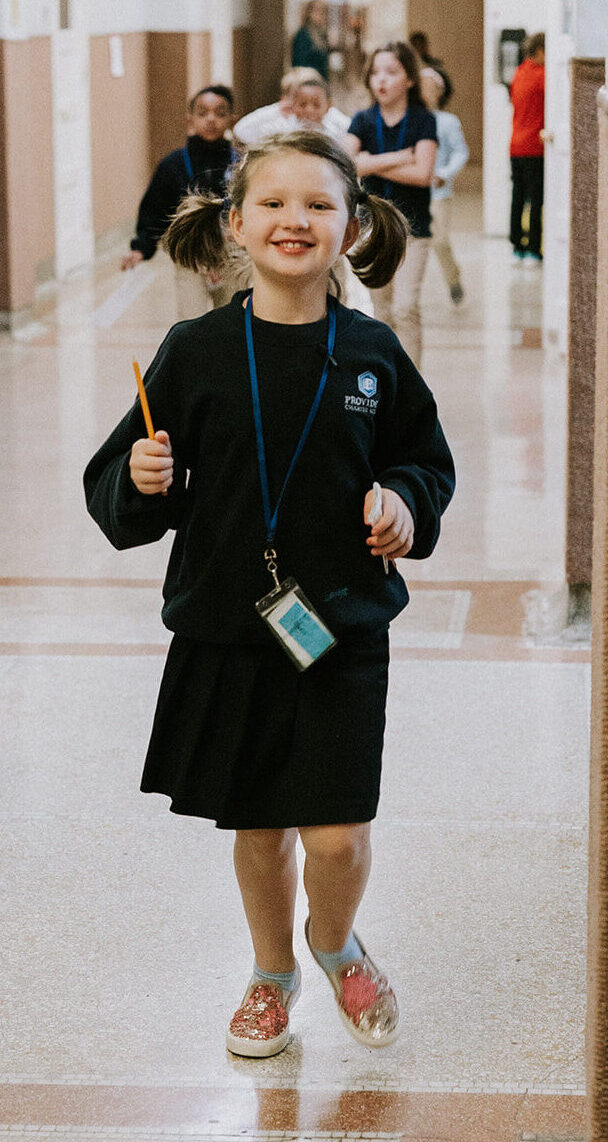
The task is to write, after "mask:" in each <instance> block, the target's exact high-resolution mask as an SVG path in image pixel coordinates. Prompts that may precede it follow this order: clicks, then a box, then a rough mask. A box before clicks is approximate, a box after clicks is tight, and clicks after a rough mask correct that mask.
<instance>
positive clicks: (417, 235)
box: [344, 41, 437, 366]
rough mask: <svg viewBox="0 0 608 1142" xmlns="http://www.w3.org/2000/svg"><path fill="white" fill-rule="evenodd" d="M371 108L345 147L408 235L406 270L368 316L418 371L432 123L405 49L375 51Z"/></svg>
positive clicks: (411, 55) (369, 78)
mask: <svg viewBox="0 0 608 1142" xmlns="http://www.w3.org/2000/svg"><path fill="white" fill-rule="evenodd" d="M366 83H367V86H368V88H369V90H370V92H371V94H372V96H373V98H374V104H373V106H372V107H370V108H368V109H367V110H366V111H358V112H357V114H356V115H355V117H354V119H353V121H352V123H351V125H350V128H349V132H348V134H347V136H346V139H345V140H344V146H345V147H346V149H347V150H348V152H349V154H350V155H352V156H353V158H354V160H355V164H356V167H357V173H358V174H359V175H360V176H361V177H362V178H363V185H364V187H365V188H366V190H368V191H369V192H370V193H373V194H378V195H381V196H382V197H384V198H386V199H390V200H391V201H392V202H394V204H395V206H396V207H397V209H398V210H400V211H401V213H402V214H403V215H404V216H405V218H406V219H407V221H408V223H409V226H410V229H411V235H412V241H411V242H410V243H409V246H408V255H407V259H406V262H405V264H404V265H403V266H402V267H401V268H400V269H399V270H397V273H396V274H395V276H394V278H393V281H392V282H391V283H390V285H387V286H385V287H384V288H383V289H379V290H377V291H375V292H374V293H373V295H372V296H373V301H374V312H375V314H376V316H377V317H379V318H380V320H381V321H386V322H388V323H389V324H392V325H394V327H395V328H396V330H397V332H398V333H399V334H400V336H401V338H402V340H403V344H404V346H405V349H406V350H407V352H408V354H409V356H410V357H411V358H412V360H413V361H414V363H415V364H416V365H418V366H419V365H420V359H421V355H422V326H421V317H420V292H421V289H422V280H423V277H424V271H425V268H426V263H427V259H428V256H429V252H430V247H431V210H430V204H431V185H432V181H433V170H434V166H435V156H436V152H437V127H436V123H435V118H434V116H433V115H432V114H431V112H430V111H428V110H427V109H426V107H425V105H424V102H423V99H422V96H421V93H420V86H419V75H418V59H417V56H416V53H415V52H414V50H413V49H412V48H411V47H410V46H409V44H405V43H402V42H400V41H396V42H394V43H389V44H386V45H385V46H384V47H382V48H377V49H376V51H375V52H374V53H373V55H372V58H371V61H370V64H369V68H368V71H367V75H366Z"/></svg>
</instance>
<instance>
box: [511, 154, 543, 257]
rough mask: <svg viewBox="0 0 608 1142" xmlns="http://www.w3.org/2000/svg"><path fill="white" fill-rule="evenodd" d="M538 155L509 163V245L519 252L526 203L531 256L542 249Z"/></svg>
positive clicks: (540, 166)
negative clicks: (511, 185)
mask: <svg viewBox="0 0 608 1142" xmlns="http://www.w3.org/2000/svg"><path fill="white" fill-rule="evenodd" d="M544 161H545V160H544V159H543V157H542V155H538V156H536V155H534V156H531V157H530V156H526V157H522V158H512V159H511V179H512V181H513V195H512V198H511V235H510V237H511V243H512V245H513V249H515V250H522V249H524V247H523V246H522V242H521V240H522V233H523V232H522V228H521V215H522V211H523V208H524V205H525V203H526V202H529V203H530V228H529V231H528V245H527V246H526V247H525V249H527V250H529V251H530V253H531V254H540V252H541V245H542V207H543V167H544Z"/></svg>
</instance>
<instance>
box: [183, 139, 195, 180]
mask: <svg viewBox="0 0 608 1142" xmlns="http://www.w3.org/2000/svg"><path fill="white" fill-rule="evenodd" d="M182 155H183V158H184V166H185V168H186V174H187V175H188V178H189V179H191V178H194V171H193V170H192V160H191V159H190V152H189V150H188V147H187V146H186V147H184V149H183V151H182Z"/></svg>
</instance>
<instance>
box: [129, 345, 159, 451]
mask: <svg viewBox="0 0 608 1142" xmlns="http://www.w3.org/2000/svg"><path fill="white" fill-rule="evenodd" d="M133 372H134V373H135V380H136V381H137V391H138V393H139V400H140V403H141V411H142V412H143V414H144V420H145V422H146V431H147V433H148V437H149V438H150V440H154V425H153V424H152V417H151V416H150V405H149V404H148V398H147V396H146V390H145V388H144V382H143V381H142V379H141V371H140V368H139V365H138V364H137V361H134V362H133Z"/></svg>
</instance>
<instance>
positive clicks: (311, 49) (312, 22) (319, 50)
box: [291, 0, 329, 80]
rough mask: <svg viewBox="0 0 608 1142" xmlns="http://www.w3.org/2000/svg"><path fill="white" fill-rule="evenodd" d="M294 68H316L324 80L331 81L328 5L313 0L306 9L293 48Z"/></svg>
mask: <svg viewBox="0 0 608 1142" xmlns="http://www.w3.org/2000/svg"><path fill="white" fill-rule="evenodd" d="M291 62H292V65H293V67H314V69H315V71H318V72H319V74H320V75H321V76H322V77H323V79H326V80H328V79H329V39H328V36H327V4H324V3H323V2H322V0H311V3H309V4H307V5H306V8H305V9H304V19H303V20H302V26H301V28H300V29H299V31H297V32H296V34H295V36H294V38H293V44H292V46H291Z"/></svg>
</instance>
